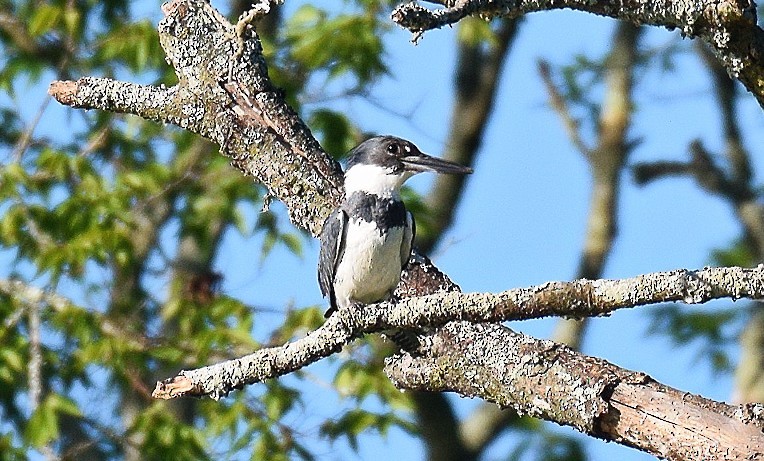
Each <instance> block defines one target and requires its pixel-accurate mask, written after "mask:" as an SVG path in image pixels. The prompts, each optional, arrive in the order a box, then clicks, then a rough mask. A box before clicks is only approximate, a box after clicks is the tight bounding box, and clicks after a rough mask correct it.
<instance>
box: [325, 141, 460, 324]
mask: <svg viewBox="0 0 764 461" xmlns="http://www.w3.org/2000/svg"><path fill="white" fill-rule="evenodd" d="M348 155H349V159H348V162H347V167H346V170H345V177H344V185H345V197H344V199H343V201H342V202H341V203H340V205H339V206H338V207H337V208H335V209H334V211H333V212H332V213H331V214H330V215H329V217H328V218H326V221H325V222H324V225H323V227H322V230H321V234H320V241H321V246H320V251H319V258H318V284H319V286H320V288H321V293H322V294H323V295H324V297H328V298H329V308H328V309H327V310H326V312H325V314H324V316H325V317H326V318H328V317H329V316H330V315H331V314H332V313H333V312H335V311H337V310H338V309H346V308H352V307H354V306H359V305H366V304H372V303H377V302H381V301H385V300H387V299H389V298H390V297H391V296H392V294H393V291H394V290H395V287H396V286H397V285H398V282H399V281H400V278H401V272H402V271H403V269H404V268H405V266H406V264H407V263H408V260H409V255H410V254H411V247H412V242H413V240H414V235H415V233H416V225H415V223H414V217H413V216H412V214H411V212H409V211H408V210H407V209H406V207H405V205H404V204H403V201H402V200H401V186H403V183H404V182H406V180H408V179H409V178H411V177H412V176H414V175H415V174H418V173H422V172H426V171H431V172H436V173H447V174H469V173H472V168H470V167H466V166H463V165H459V164H457V163H454V162H450V161H448V160H443V159H440V158H437V157H432V156H430V155H427V154H424V153H422V151H420V150H419V148H418V147H417V146H415V145H414V144H413V143H412V142H410V141H407V140H405V139H401V138H398V137H395V136H375V137H372V138H370V139H367V140H366V141H364V142H362V143H361V144H359V145H358V146H356V147H355V148H354V149H352V150H351V151H350V152H349V153H348Z"/></svg>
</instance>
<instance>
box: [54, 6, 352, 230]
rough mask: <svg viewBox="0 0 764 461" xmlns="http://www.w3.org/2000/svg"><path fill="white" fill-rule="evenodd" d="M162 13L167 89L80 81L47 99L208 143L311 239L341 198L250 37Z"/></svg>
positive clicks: (210, 12) (334, 175) (187, 14)
mask: <svg viewBox="0 0 764 461" xmlns="http://www.w3.org/2000/svg"><path fill="white" fill-rule="evenodd" d="M163 10H164V12H165V14H166V17H165V18H164V19H163V20H162V21H161V22H160V24H159V39H160V42H161V44H162V48H163V49H164V50H165V54H166V55H167V58H168V61H169V62H170V63H171V64H172V66H173V68H174V69H175V73H176V74H177V76H178V80H179V82H178V84H177V85H175V86H173V87H170V88H165V87H155V86H145V85H136V84H133V83H127V82H118V81H114V80H110V79H102V78H90V77H85V78H81V79H79V80H77V81H76V82H72V81H63V82H61V81H57V82H53V83H52V84H51V86H50V89H49V92H50V94H51V95H52V96H54V97H55V98H56V99H57V100H58V101H59V102H61V103H62V104H66V105H69V106H72V107H79V108H85V109H101V110H107V111H112V112H122V113H128V114H135V115H139V116H141V117H144V118H147V119H150V120H156V121H160V122H166V123H172V124H175V125H178V126H179V127H181V128H184V129H187V130H189V131H192V132H194V133H197V134H200V135H202V136H204V137H206V138H209V139H211V140H212V141H214V142H216V143H217V144H219V145H220V146H221V151H222V153H223V154H224V155H226V156H228V157H230V158H231V159H232V164H233V165H234V166H236V167H237V168H239V169H240V170H241V171H242V172H244V173H245V174H248V175H252V176H254V177H256V178H257V179H258V180H259V181H261V182H262V183H263V184H265V185H266V186H267V187H268V189H269V191H270V193H271V194H272V195H274V196H275V197H276V198H278V199H279V200H281V201H283V202H284V203H285V204H286V206H287V209H288V210H289V215H290V218H291V220H292V222H293V223H294V224H295V225H297V226H299V227H303V228H306V229H308V230H310V231H311V232H312V233H313V234H314V235H317V234H318V232H319V231H320V229H321V225H322V224H323V221H324V219H325V218H326V216H327V215H328V214H329V213H330V212H331V210H332V208H333V207H334V206H335V204H336V203H337V201H338V200H339V198H340V197H341V196H342V170H341V169H340V167H339V165H338V164H337V162H335V161H334V160H332V159H331V157H330V156H328V155H326V153H325V152H324V151H323V150H322V149H321V146H320V145H319V144H318V142H317V141H316V140H315V138H314V137H313V136H312V135H311V133H310V130H309V129H308V127H307V126H306V125H305V124H304V123H303V122H302V120H300V118H299V117H298V115H297V114H296V113H295V112H294V110H293V109H292V108H291V107H289V106H288V105H287V103H286V101H285V100H284V97H283V95H282V94H281V92H280V91H279V90H278V89H277V88H275V87H274V86H273V85H272V84H271V81H270V79H269V78H268V68H267V66H266V63H265V60H264V58H263V55H262V49H261V46H260V40H259V38H258V36H257V34H256V33H255V32H254V31H253V30H252V29H248V28H247V27H246V26H247V24H246V23H245V22H242V23H241V24H242V26H241V27H239V28H237V26H234V25H231V24H230V23H229V22H228V21H227V20H226V19H225V18H224V17H223V16H222V15H220V13H218V12H217V10H215V9H214V8H213V7H212V6H210V5H209V4H208V3H207V2H204V1H201V0H187V1H174V2H170V3H167V4H165V8H163ZM245 19H246V18H245ZM239 29H241V30H239ZM239 33H242V34H245V37H241V36H240V35H239ZM247 34H248V35H247ZM244 38H246V40H245V39H244Z"/></svg>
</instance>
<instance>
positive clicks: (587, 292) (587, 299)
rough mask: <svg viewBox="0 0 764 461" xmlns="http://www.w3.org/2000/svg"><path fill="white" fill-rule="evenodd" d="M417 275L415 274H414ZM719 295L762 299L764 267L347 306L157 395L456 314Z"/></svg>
mask: <svg viewBox="0 0 764 461" xmlns="http://www.w3.org/2000/svg"><path fill="white" fill-rule="evenodd" d="M412 279H413V280H416V279H417V278H416V277H413V278H412ZM718 298H732V299H738V298H750V299H764V266H759V267H757V268H754V269H745V268H739V267H728V268H727V267H723V268H705V269H701V270H698V271H688V270H676V271H671V272H658V273H653V274H646V275H641V276H638V277H633V278H628V279H623V280H577V281H574V282H550V283H545V284H543V285H539V286H535V287H530V288H519V289H514V290H508V291H504V292H502V293H498V294H491V293H459V292H457V291H452V292H444V293H437V294H432V295H427V296H419V297H414V298H408V299H404V300H400V301H398V302H397V303H393V304H391V303H380V304H374V305H369V306H364V308H363V309H357V310H352V311H351V310H342V311H340V312H339V313H338V315H332V316H331V317H329V319H327V321H326V322H325V323H324V325H322V326H321V327H320V328H318V329H317V330H315V331H313V332H311V333H309V334H308V335H307V336H305V337H304V338H301V339H298V340H296V341H294V342H292V343H288V344H286V345H284V346H280V347H273V348H268V349H261V350H259V351H257V352H255V353H253V354H250V355H248V356H245V357H241V358H238V359H234V360H230V361H227V362H223V363H219V364H216V365H212V366H209V367H204V368H199V369H197V370H191V371H182V372H180V374H178V376H176V377H174V378H170V379H168V380H165V381H162V382H159V383H157V386H156V389H155V390H154V397H157V398H165V399H167V398H175V397H179V396H186V395H194V396H205V395H207V396H211V397H213V398H220V397H221V396H224V395H226V394H227V393H228V392H230V391H231V390H232V389H237V388H240V387H241V386H243V385H246V384H252V383H255V382H259V381H263V380H264V379H268V378H274V377H277V376H282V375H285V374H287V373H290V372H292V371H295V370H297V369H299V368H302V367H304V366H307V365H309V364H311V363H313V362H315V361H317V360H319V359H321V358H323V357H327V356H329V355H331V354H332V353H334V352H336V351H338V350H340V349H341V348H342V347H343V346H344V345H345V344H348V343H349V342H350V341H351V340H352V339H353V338H355V337H358V336H360V335H362V334H364V333H372V332H380V331H384V330H387V329H394V328H415V329H416V328H422V327H427V326H441V325H444V324H447V323H448V322H450V321H453V320H456V319H458V320H469V321H472V322H499V321H505V320H522V319H532V318H539V317H546V316H554V315H558V316H559V315H561V316H569V317H591V316H598V315H606V314H608V313H610V312H612V311H614V310H616V309H621V308H628V307H635V306H639V305H646V304H656V303H662V302H666V301H681V302H685V303H692V304H696V303H703V302H707V301H710V300H712V299H718Z"/></svg>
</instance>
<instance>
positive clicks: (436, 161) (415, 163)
mask: <svg viewBox="0 0 764 461" xmlns="http://www.w3.org/2000/svg"><path fill="white" fill-rule="evenodd" d="M401 162H403V165H404V167H405V168H406V170H408V171H413V172H416V173H419V172H423V171H434V172H436V173H447V174H469V173H472V168H470V167H468V166H463V165H459V164H458V163H454V162H449V161H448V160H443V159H441V158H437V157H432V156H430V155H427V154H422V153H418V154H416V155H409V156H406V157H402V158H401Z"/></svg>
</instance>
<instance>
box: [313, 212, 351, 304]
mask: <svg viewBox="0 0 764 461" xmlns="http://www.w3.org/2000/svg"><path fill="white" fill-rule="evenodd" d="M347 224H348V215H347V213H345V212H344V211H343V210H342V208H337V209H336V210H334V211H333V212H332V214H330V215H329V217H328V218H326V221H325V222H324V227H323V229H321V236H320V239H321V251H320V252H319V254H318V286H319V287H321V294H323V295H324V297H327V296H328V297H329V309H328V310H327V311H326V313H324V317H329V316H330V315H331V314H332V312H334V311H335V310H337V297H336V296H335V294H334V276H335V274H336V273H337V265H338V264H339V261H340V259H341V258H342V254H343V253H344V252H345V237H346V236H347Z"/></svg>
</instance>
